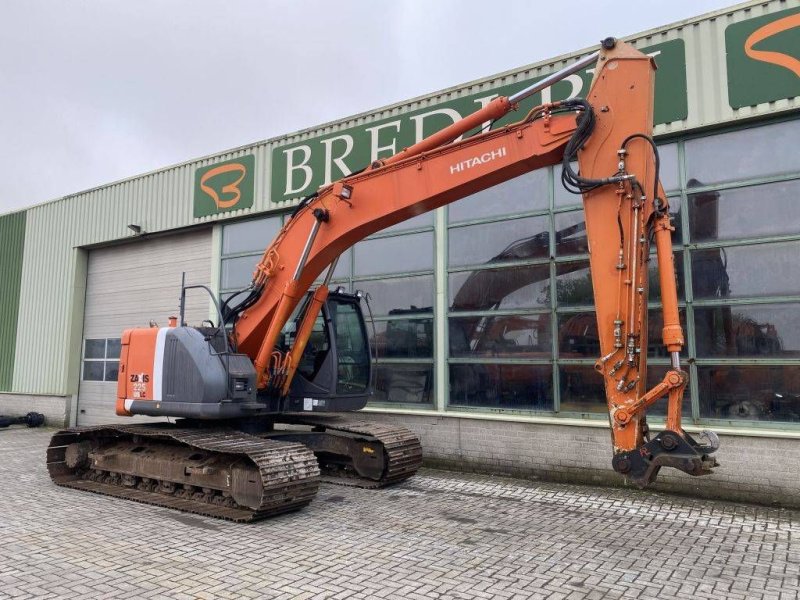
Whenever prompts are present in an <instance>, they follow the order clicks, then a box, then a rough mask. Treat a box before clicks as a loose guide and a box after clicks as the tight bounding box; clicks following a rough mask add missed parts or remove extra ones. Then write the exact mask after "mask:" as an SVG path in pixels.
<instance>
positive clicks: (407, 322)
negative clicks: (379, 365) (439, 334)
mask: <svg viewBox="0 0 800 600" xmlns="http://www.w3.org/2000/svg"><path fill="white" fill-rule="evenodd" d="M374 331H375V333H374V335H373V328H372V325H371V324H370V323H367V333H368V334H369V337H370V344H371V346H372V351H373V353H375V354H376V356H377V358H379V359H382V358H433V319H398V320H392V321H376V322H375V330H374Z"/></svg>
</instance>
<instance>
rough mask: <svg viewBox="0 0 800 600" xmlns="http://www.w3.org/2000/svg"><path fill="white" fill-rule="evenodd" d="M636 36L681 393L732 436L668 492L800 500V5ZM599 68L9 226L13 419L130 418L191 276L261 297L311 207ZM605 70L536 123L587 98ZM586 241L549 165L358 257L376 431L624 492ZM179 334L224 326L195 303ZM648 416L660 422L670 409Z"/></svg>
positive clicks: (688, 408) (400, 230)
mask: <svg viewBox="0 0 800 600" xmlns="http://www.w3.org/2000/svg"><path fill="white" fill-rule="evenodd" d="M626 39H627V40H628V41H631V42H632V43H634V44H635V45H636V47H637V48H639V49H640V50H642V51H644V52H646V53H647V54H649V55H651V56H652V57H654V59H655V61H656V63H657V65H658V72H657V76H656V106H655V136H656V141H657V142H658V145H659V152H660V158H661V178H662V182H663V185H664V188H665V190H666V192H667V195H668V197H669V201H670V205H671V210H672V212H673V214H674V223H675V233H674V236H673V242H674V246H675V256H676V265H677V270H678V276H679V295H680V299H681V308H682V317H683V319H684V327H685V329H686V332H687V341H688V344H687V348H686V351H685V355H686V365H687V367H686V368H687V369H688V370H689V374H690V377H691V386H690V390H689V393H687V396H686V399H685V407H684V420H685V424H686V426H687V429H688V430H690V431H698V430H701V429H705V428H709V429H713V430H715V431H717V432H718V433H719V434H720V437H721V440H722V448H721V450H720V451H719V454H718V456H719V460H720V462H721V463H722V467H721V468H720V469H718V472H717V473H715V474H714V475H713V476H710V477H708V478H704V479H700V480H697V479H691V478H689V477H688V476H684V475H682V474H679V473H669V474H665V475H666V476H664V477H663V478H662V481H661V483H660V484H659V486H660V487H661V488H663V489H672V490H680V491H685V492H688V493H695V494H699V495H704V496H710V497H720V498H731V499H743V500H757V501H762V502H773V503H780V504H785V505H794V506H798V505H800V500H798V498H800V479H798V478H797V476H796V465H797V464H800V153H799V152H798V151H797V149H796V141H797V140H798V139H800V111H798V107H800V100H799V99H798V96H800V56H798V48H800V2H798V1H797V0H769V1H764V2H749V3H746V4H741V5H737V6H735V7H732V8H731V9H728V10H723V11H718V12H715V13H712V14H707V15H702V16H699V17H697V18H693V19H689V20H686V21H683V22H680V23H675V24H671V25H667V26H664V27H662V28H659V29H655V30H651V31H646V32H643V33H640V34H637V35H634V36H630V37H628V38H626ZM591 50H592V49H588V48H584V49H582V50H578V51H576V52H574V53H572V54H569V55H564V56H559V57H555V58H552V59H550V60H547V61H543V62H539V63H536V64H533V65H528V66H525V67H521V68H519V69H515V70H513V71H509V72H505V73H501V74H498V75H492V76H490V77H487V78H485V79H481V80H479V81H473V82H469V83H466V84H463V85H460V86H457V87H454V88H450V89H446V90H442V91H439V92H436V93H433V94H430V95H427V96H424V97H420V98H415V99H413V100H408V101H403V102H399V103H397V104H395V105H392V106H388V107H383V108H379V109H375V110H374V111H370V112H368V113H363V114H359V115H355V116H352V117H349V118H346V119H343V120H341V121H337V122H334V123H327V124H324V125H320V126H316V127H312V128H309V129H306V130H303V131H300V132H297V133H292V134H289V135H284V136H280V137H277V138H273V139H270V140H266V141H264V142H260V143H257V144H254V145H249V146H245V147H240V148H235V149H232V150H226V151H223V152H220V153H219V154H216V155H213V156H208V157H204V158H201V159H197V160H192V161H189V162H186V163H183V164H180V165H175V166H171V167H166V168H164V169H160V170H158V171H155V172H152V173H147V174H145V175H141V176H138V177H133V178H130V179H126V180H124V181H118V182H115V183H111V184H108V185H105V186H102V187H99V188H96V189H92V190H88V191H85V192H82V193H78V194H75V195H71V196H67V197H64V198H60V199H57V200H53V201H52V202H48V203H45V204H42V205H38V206H34V207H31V208H28V209H25V210H22V211H19V212H15V213H11V214H6V215H0V240H2V246H3V252H2V254H0V277H2V286H0V413H2V414H15V413H23V412H27V411H30V410H36V411H39V412H42V413H44V414H45V415H46V417H47V420H48V423H49V424H50V425H53V426H60V425H65V424H70V425H75V424H77V425H92V424H99V423H103V422H111V421H115V420H119V418H118V417H116V416H115V415H114V402H115V395H116V378H117V366H118V360H119V342H120V335H121V332H122V331H123V329H126V328H130V327H134V326H137V327H141V326H147V324H148V323H149V322H150V321H156V322H158V323H159V324H166V321H167V318H168V317H169V316H170V315H173V314H175V313H176V311H177V310H178V295H179V287H180V282H181V274H182V273H185V274H186V280H187V283H204V284H210V285H211V287H212V288H213V289H214V290H216V291H218V292H219V293H220V294H222V296H223V297H224V296H225V295H226V294H230V293H231V292H233V291H235V290H237V289H240V288H242V287H244V286H246V285H247V284H248V282H249V281H250V277H251V274H252V271H253V267H254V265H255V263H256V261H257V260H258V259H259V258H260V257H261V254H262V252H263V250H264V249H265V247H266V246H267V245H268V243H269V241H270V240H271V239H272V238H273V237H274V235H275V234H276V233H277V232H278V230H279V228H280V226H281V223H282V220H283V219H285V218H286V217H287V215H288V214H289V213H290V212H291V210H292V208H293V207H294V206H295V205H296V204H297V202H298V201H299V200H300V198H302V197H303V196H305V195H307V194H309V193H311V192H313V191H314V190H315V189H316V188H317V187H318V186H320V185H323V184H325V183H329V182H330V181H332V180H336V179H338V178H340V177H342V176H345V175H347V174H349V173H351V172H354V171H356V170H358V169H360V168H362V167H363V166H364V165H366V164H368V163H369V162H370V161H372V160H374V159H376V158H380V157H384V156H389V155H391V154H394V153H395V152H397V151H399V150H401V149H402V148H403V147H405V146H408V145H410V144H412V143H414V142H415V141H418V140H419V139H421V138H422V137H424V136H426V135H430V134H431V133H432V132H434V131H436V130H437V129H440V128H442V127H444V126H446V125H449V124H450V123H452V122H453V120H455V119H457V118H460V117H463V116H466V115H467V114H469V113H471V112H473V111H474V110H475V109H477V108H480V107H481V106H484V105H485V104H486V103H487V102H489V101H491V99H493V98H495V97H496V96H498V95H507V94H510V93H513V92H515V91H517V90H519V89H521V88H523V87H525V86H526V85H528V84H530V83H531V82H534V81H536V80H538V79H541V78H543V77H544V76H546V75H547V74H549V73H551V72H553V71H555V70H557V69H559V68H561V67H563V66H564V65H566V64H569V63H570V62H572V61H574V60H575V59H576V58H578V57H580V56H583V55H585V54H586V53H588V52H590V51H591ZM591 76H592V69H587V70H586V71H583V72H581V73H580V74H579V75H572V76H570V77H569V78H568V79H567V80H566V81H563V82H560V83H558V84H556V85H555V86H554V87H553V88H552V89H550V88H548V89H546V90H544V92H542V93H541V94H539V95H537V97H536V98H533V99H532V100H531V101H530V102H529V105H530V106H533V105H535V104H540V103H541V102H546V101H549V100H559V99H564V98H567V97H573V96H580V95H581V94H582V93H585V92H586V90H587V89H588V86H589V82H590V81H591ZM530 106H528V105H525V106H523V107H521V110H520V111H519V113H518V115H519V116H518V117H517V118H521V116H524V114H525V113H526V112H527V110H528V108H530ZM504 122H505V121H500V122H498V123H496V124H494V126H495V127H497V126H502V125H503V124H504ZM582 223H583V216H582V210H581V198H580V197H579V196H574V195H571V194H569V193H568V192H566V191H565V190H564V189H563V188H562V187H561V183H560V167H553V168H546V169H541V170H539V171H534V172H532V173H530V174H528V175H524V176H522V177H519V178H517V179H515V180H512V181H510V182H508V183H506V184H502V185H499V186H496V187H494V188H491V189H489V190H486V191H484V192H481V193H479V194H476V195H474V196H471V197H469V198H467V199H465V200H462V201H460V202H458V203H455V204H452V205H450V206H449V207H445V208H442V209H439V210H436V211H434V212H431V213H427V214H423V215H420V216H418V217H416V218H414V219H412V220H410V221H408V222H406V223H403V224H400V225H396V226H394V227H392V228H390V229H387V230H385V231H384V232H382V233H380V234H377V235H374V236H372V237H371V238H369V239H367V240H365V241H363V242H360V243H359V244H357V245H356V246H354V247H353V248H352V249H351V250H349V251H348V252H347V253H346V254H345V255H343V256H342V258H341V260H340V261H339V263H338V266H337V270H336V273H335V277H334V287H335V286H336V285H339V286H342V287H344V288H346V289H349V290H362V291H364V292H365V294H367V295H368V297H369V299H370V310H371V313H372V315H373V320H374V326H372V325H371V326H370V329H371V336H372V342H373V348H374V349H375V352H376V364H377V373H376V394H375V397H374V400H373V401H372V402H371V404H370V407H369V408H368V409H367V412H366V415H365V416H366V418H370V419H373V420H384V421H394V422H402V423H404V424H405V425H406V426H408V427H410V428H411V429H413V430H415V431H416V432H418V433H419V434H420V436H421V439H422V444H423V448H424V451H425V455H426V459H427V460H428V461H429V464H431V465H443V466H449V467H454V466H455V467H458V468H467V469H478V470H484V471H490V472H497V473H509V474H521V475H526V476H535V477H542V478H550V479H560V480H569V481H588V482H616V481H617V476H616V475H615V474H614V473H613V471H612V470H611V468H610V452H609V449H608V432H607V431H606V428H607V427H608V422H607V411H606V407H605V396H604V393H603V390H602V387H601V383H602V380H601V378H600V377H599V376H598V375H597V374H596V373H595V372H594V369H593V365H594V362H595V360H596V358H597V355H598V353H599V346H598V340H597V332H596V325H595V324H594V322H593V320H594V314H593V308H592V287H591V280H590V277H589V271H588V254H587V252H588V248H587V245H586V237H585V231H584V229H583V226H582ZM654 283H655V281H654ZM650 301H651V308H652V310H651V318H650V321H651V327H650V329H651V342H650V347H649V348H648V352H649V355H650V361H649V362H650V365H651V369H650V377H651V379H652V380H653V382H655V381H659V380H660V379H661V377H662V375H663V372H664V371H665V370H666V369H667V367H668V366H669V359H668V357H667V356H666V354H665V353H664V351H663V349H662V348H661V347H660V346H659V341H660V334H659V332H660V330H661V326H660V323H659V316H658V290H657V289H653V290H652V293H651V298H650ZM187 316H188V320H189V321H190V322H192V323H197V324H199V323H200V322H201V321H203V320H204V319H213V320H216V317H215V316H214V314H213V311H211V310H210V306H209V301H208V298H207V297H204V296H202V295H201V294H200V293H193V294H191V295H190V296H189V302H188V306H187ZM464 331H472V332H474V331H479V332H480V339H476V338H475V335H474V334H473V337H472V338H469V339H468V338H467V337H466V336H464V335H463V332H464ZM661 413H662V414H663V406H662V407H661ZM651 414H652V415H653V417H652V419H651V427H652V428H653V429H655V430H657V429H659V417H658V415H659V407H658V406H657V407H656V408H655V410H653V411H651ZM137 419H140V418H138V417H137ZM462 440H463V443H462Z"/></svg>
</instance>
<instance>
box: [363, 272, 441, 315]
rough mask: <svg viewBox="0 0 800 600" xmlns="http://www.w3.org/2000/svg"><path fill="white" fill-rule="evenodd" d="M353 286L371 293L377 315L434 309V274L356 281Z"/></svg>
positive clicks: (372, 303) (370, 304) (374, 313)
mask: <svg viewBox="0 0 800 600" xmlns="http://www.w3.org/2000/svg"><path fill="white" fill-rule="evenodd" d="M353 287H354V288H355V289H356V290H361V291H363V292H365V293H367V294H369V296H370V298H369V306H370V309H371V310H372V314H373V315H374V316H376V317H383V316H387V315H400V314H408V313H419V312H427V313H430V312H432V310H433V308H432V307H433V275H419V276H417V277H394V278H391V279H380V280H369V281H355V282H353ZM365 312H367V311H366V309H365Z"/></svg>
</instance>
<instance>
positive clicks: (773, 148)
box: [684, 120, 800, 188]
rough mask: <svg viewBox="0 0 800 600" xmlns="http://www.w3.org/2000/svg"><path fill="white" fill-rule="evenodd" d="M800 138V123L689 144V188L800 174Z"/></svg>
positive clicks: (730, 134)
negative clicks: (798, 145)
mask: <svg viewBox="0 0 800 600" xmlns="http://www.w3.org/2000/svg"><path fill="white" fill-rule="evenodd" d="M798 138H800V120H795V121H788V122H783V123H774V124H772V125H763V126H761V127H749V128H747V129H742V130H740V131H732V132H730V133H722V134H719V135H712V136H708V137H703V138H697V139H693V140H687V141H686V143H685V146H684V149H685V156H686V177H687V183H686V187H687V188H691V187H697V186H701V185H712V184H715V183H721V182H723V181H736V180H741V179H750V178H752V177H764V176H767V175H778V174H782V173H791V172H793V171H799V170H800V153H798V152H796V151H795V146H796V145H797V140H798Z"/></svg>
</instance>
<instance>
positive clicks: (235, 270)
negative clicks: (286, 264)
mask: <svg viewBox="0 0 800 600" xmlns="http://www.w3.org/2000/svg"><path fill="white" fill-rule="evenodd" d="M259 260H261V255H260V254H258V255H255V254H254V255H252V256H239V257H237V258H224V259H222V280H221V282H220V285H221V286H222V289H225V290H235V289H241V288H244V287H246V286H247V285H249V284H250V281H251V280H252V279H253V271H255V269H256V265H257V264H258V261H259Z"/></svg>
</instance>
